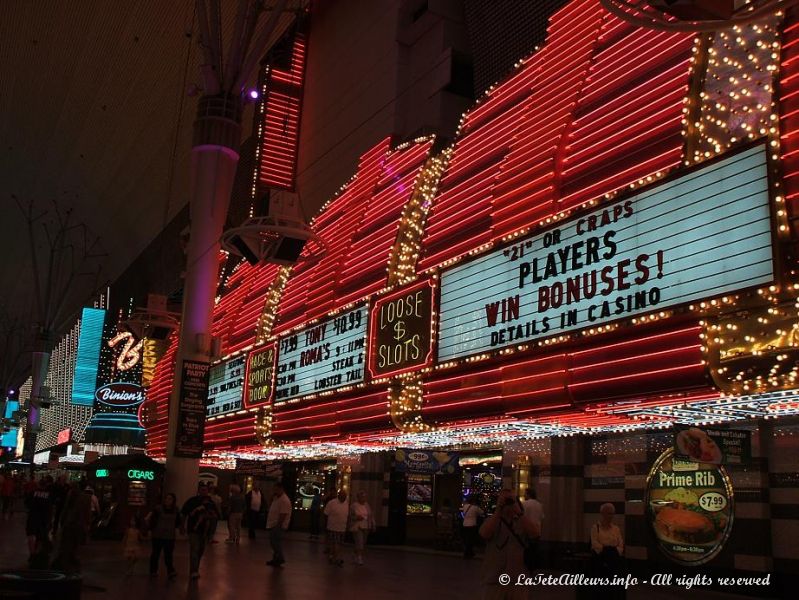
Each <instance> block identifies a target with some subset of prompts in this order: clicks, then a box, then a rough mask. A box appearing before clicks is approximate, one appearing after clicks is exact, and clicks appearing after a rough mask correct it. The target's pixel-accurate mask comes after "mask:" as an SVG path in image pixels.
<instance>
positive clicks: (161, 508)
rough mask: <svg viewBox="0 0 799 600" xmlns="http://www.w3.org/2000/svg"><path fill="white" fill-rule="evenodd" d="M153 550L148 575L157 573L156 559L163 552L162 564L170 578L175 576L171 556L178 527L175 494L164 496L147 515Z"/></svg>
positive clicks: (178, 513)
mask: <svg viewBox="0 0 799 600" xmlns="http://www.w3.org/2000/svg"><path fill="white" fill-rule="evenodd" d="M147 524H148V525H149V527H150V535H151V538H152V544H153V551H152V554H150V577H155V576H156V575H158V561H159V559H160V558H161V551H162V550H163V552H164V564H165V565H166V572H167V575H168V576H169V578H170V579H173V578H174V577H176V576H177V572H176V571H175V564H174V562H173V559H172V556H173V554H174V552H175V530H176V529H179V528H180V511H178V501H177V498H176V497H175V494H172V493H169V494H167V495H166V496H164V501H163V502H162V503H161V504H159V505H158V506H156V507H155V508H154V509H153V510H152V512H151V513H150V514H149V515H147Z"/></svg>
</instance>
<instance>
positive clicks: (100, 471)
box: [94, 469, 109, 479]
mask: <svg viewBox="0 0 799 600" xmlns="http://www.w3.org/2000/svg"><path fill="white" fill-rule="evenodd" d="M94 476H95V477H97V479H103V478H104V477H108V476H109V472H108V469H97V471H95V472H94Z"/></svg>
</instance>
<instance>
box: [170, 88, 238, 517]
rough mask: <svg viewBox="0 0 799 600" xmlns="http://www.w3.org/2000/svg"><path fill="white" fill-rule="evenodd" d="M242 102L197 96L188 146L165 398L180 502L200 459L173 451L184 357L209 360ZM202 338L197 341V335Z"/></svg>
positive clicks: (173, 486)
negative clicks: (183, 242)
mask: <svg viewBox="0 0 799 600" xmlns="http://www.w3.org/2000/svg"><path fill="white" fill-rule="evenodd" d="M240 123H241V103H240V100H239V98H237V97H233V96H227V95H220V96H212V97H205V98H203V99H201V100H200V105H199V109H198V115H197V120H196V121H195V123H194V146H193V148H192V151H191V197H190V200H189V203H190V204H189V211H190V218H191V224H190V228H189V244H188V248H187V252H186V277H185V282H184V287H183V315H182V318H181V323H180V339H179V343H178V352H177V359H176V364H175V382H174V385H173V388H172V395H171V396H170V401H169V439H168V443H167V463H166V482H165V491H167V492H174V493H175V494H177V497H178V501H179V502H183V501H185V500H186V499H187V498H189V497H190V496H192V495H194V493H195V490H196V487H197V474H198V471H199V460H198V459H197V458H182V457H178V456H175V455H174V451H175V442H176V439H175V438H176V434H177V425H178V419H179V404H180V387H181V373H182V364H183V361H184V360H197V361H208V360H210V338H209V337H208V336H209V335H210V331H211V320H212V315H213V307H214V296H215V294H216V291H217V284H218V278H219V249H220V238H221V237H222V230H223V228H224V225H225V219H226V217H227V211H228V206H229V204H230V194H231V191H232V189H233V179H234V177H235V175H236V167H237V166H238V162H239V151H238V149H239V144H240V141H241V124H240ZM203 339H204V340H205V343H200V341H201V340H203Z"/></svg>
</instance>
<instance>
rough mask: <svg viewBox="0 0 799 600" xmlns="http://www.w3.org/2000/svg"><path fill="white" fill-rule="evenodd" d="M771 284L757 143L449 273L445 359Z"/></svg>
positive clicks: (442, 338)
mask: <svg viewBox="0 0 799 600" xmlns="http://www.w3.org/2000/svg"><path fill="white" fill-rule="evenodd" d="M773 280H774V264H773V252H772V223H771V215H770V211H769V184H768V168H767V157H766V148H765V146H763V145H762V144H761V145H757V146H754V147H751V148H748V149H746V150H743V151H741V152H738V153H737V154H734V155H732V156H728V157H725V158H723V159H721V160H718V161H714V162H711V163H708V164H706V165H703V166H701V167H700V168H697V169H695V170H691V171H690V172H688V173H685V174H683V175H681V176H679V177H675V178H674V179H671V180H668V181H666V182H664V183H661V184H660V185H657V186H654V187H651V188H649V189H646V190H644V191H642V192H640V193H638V194H636V195H634V196H632V197H631V198H629V199H626V200H621V201H619V202H616V203H613V204H609V205H604V206H602V207H601V208H598V209H596V210H594V211H592V212H589V213H583V214H582V216H579V217H575V218H573V219H571V220H568V221H564V222H563V223H562V224H561V225H560V226H558V227H557V228H554V229H550V230H547V231H546V232H544V233H539V234H536V235H531V236H529V237H527V238H520V239H519V241H517V242H515V243H514V244H513V245H511V246H506V247H504V248H499V249H496V250H493V251H491V252H488V253H486V254H484V255H482V256H480V257H478V258H476V259H474V260H470V261H468V262H465V263H463V264H460V265H457V266H455V267H453V268H451V269H448V270H446V271H444V272H443V273H442V275H441V305H440V311H439V340H438V359H439V360H441V361H444V360H450V359H454V358H459V357H464V356H469V355H472V354H478V353H481V352H486V351H491V350H495V349H499V348H503V347H507V346H512V345H517V344H522V343H525V342H529V341H531V340H535V339H538V338H543V337H548V336H553V335H558V334H561V333H564V332H567V331H574V330H578V329H582V328H585V327H596V326H598V325H602V324H604V323H608V322H611V321H614V320H617V319H621V318H628V317H633V316H635V315H639V314H643V313H647V312H651V311H656V310H663V309H664V308H668V307H671V306H677V305H680V304H687V303H689V302H692V301H696V300H702V299H706V298H710V297H713V296H718V295H721V294H725V293H730V292H735V291H738V290H741V289H744V288H748V287H752V286H757V285H763V284H768V283H770V282H772V281H773Z"/></svg>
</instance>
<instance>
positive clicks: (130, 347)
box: [108, 331, 144, 371]
mask: <svg viewBox="0 0 799 600" xmlns="http://www.w3.org/2000/svg"><path fill="white" fill-rule="evenodd" d="M123 341H124V343H125V345H124V346H122V350H121V351H120V352H119V356H117V369H119V370H120V371H127V370H128V369H132V368H133V367H135V366H136V365H137V364H139V361H140V360H141V351H142V345H143V344H144V340H139V341H138V342H136V339H135V338H134V337H133V334H132V333H131V332H129V331H122V332H120V333H118V334H116V335H115V336H114V337H112V338H111V339H110V340H108V347H109V348H113V347H115V346H116V345H117V344H119V343H122V342H123Z"/></svg>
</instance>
